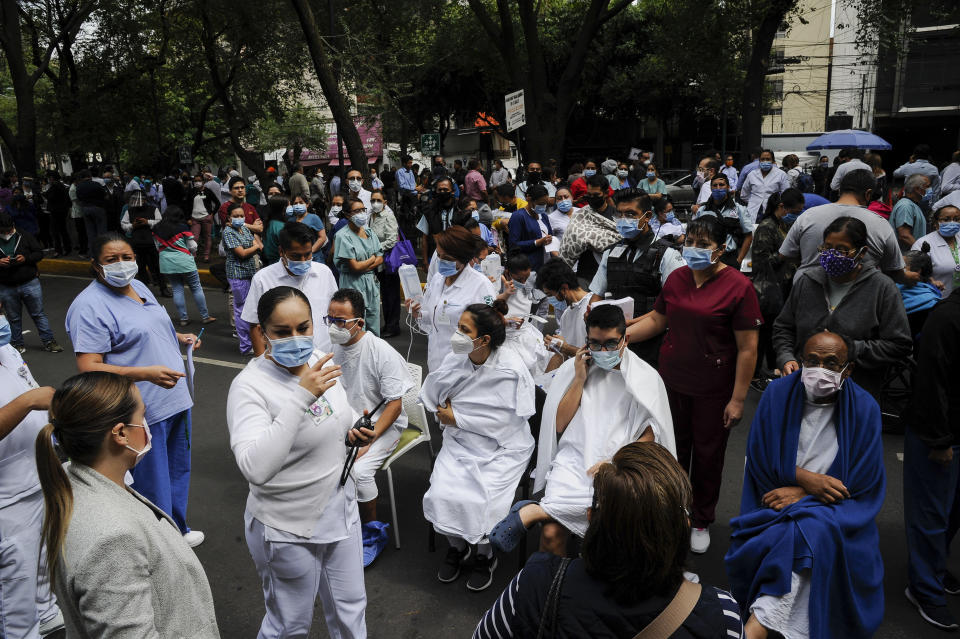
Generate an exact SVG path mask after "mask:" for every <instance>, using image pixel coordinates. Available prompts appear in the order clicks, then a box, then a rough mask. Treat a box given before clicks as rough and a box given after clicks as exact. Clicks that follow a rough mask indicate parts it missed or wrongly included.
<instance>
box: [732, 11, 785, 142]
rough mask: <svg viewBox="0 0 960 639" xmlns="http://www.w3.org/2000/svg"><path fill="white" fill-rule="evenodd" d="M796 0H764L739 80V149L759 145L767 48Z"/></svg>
mask: <svg viewBox="0 0 960 639" xmlns="http://www.w3.org/2000/svg"><path fill="white" fill-rule="evenodd" d="M796 4H797V0H767V6H766V11H765V12H764V14H763V19H762V20H761V21H760V25H759V26H758V27H757V29H756V31H754V34H753V49H752V51H751V52H750V62H749V63H748V64H747V75H746V78H745V80H744V83H743V98H742V102H741V111H742V115H743V149H744V150H745V151H747V152H750V151H752V150H753V149H754V148H756V147H759V146H760V144H761V141H762V139H763V136H762V134H761V129H762V124H763V88H764V86H765V85H766V81H767V69H769V68H770V50H771V48H772V47H773V40H774V38H775V37H776V35H777V30H778V29H779V28H780V24H781V23H782V22H783V20H784V18H786V16H787V13H788V12H789V11H790V10H791V9H793V8H794V6H796Z"/></svg>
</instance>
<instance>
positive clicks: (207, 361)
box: [181, 355, 247, 368]
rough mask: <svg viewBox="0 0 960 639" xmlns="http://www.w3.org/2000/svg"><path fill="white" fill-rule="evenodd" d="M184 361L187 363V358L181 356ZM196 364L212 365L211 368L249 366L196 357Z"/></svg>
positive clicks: (223, 360) (194, 358)
mask: <svg viewBox="0 0 960 639" xmlns="http://www.w3.org/2000/svg"><path fill="white" fill-rule="evenodd" d="M181 357H183V359H184V361H186V359H187V356H186V355H181ZM193 361H194V362H199V363H201V364H210V365H211V366H223V367H224V368H246V367H247V365H246V364H244V363H241V362H228V361H227V360H225V359H210V358H209V357H197V356H196V355H194V357H193Z"/></svg>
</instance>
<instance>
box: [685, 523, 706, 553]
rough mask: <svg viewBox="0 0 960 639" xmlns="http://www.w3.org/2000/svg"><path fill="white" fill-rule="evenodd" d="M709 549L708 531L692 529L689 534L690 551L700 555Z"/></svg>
mask: <svg viewBox="0 0 960 639" xmlns="http://www.w3.org/2000/svg"><path fill="white" fill-rule="evenodd" d="M709 547H710V531H709V530H707V529H706V528H694V529H693V530H692V531H691V532H690V551H691V552H694V553H696V554H698V555H702V554H703V553H705V552H707V548H709Z"/></svg>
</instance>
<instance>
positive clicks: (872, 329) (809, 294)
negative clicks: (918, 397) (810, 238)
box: [773, 267, 913, 392]
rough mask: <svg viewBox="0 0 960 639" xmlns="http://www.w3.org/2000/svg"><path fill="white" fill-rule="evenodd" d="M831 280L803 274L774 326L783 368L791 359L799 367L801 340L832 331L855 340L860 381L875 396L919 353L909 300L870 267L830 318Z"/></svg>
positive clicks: (818, 271)
mask: <svg viewBox="0 0 960 639" xmlns="http://www.w3.org/2000/svg"><path fill="white" fill-rule="evenodd" d="M826 281H827V274H826V273H825V272H824V270H823V269H822V268H809V269H806V270H803V271H800V273H798V274H797V279H796V280H795V281H794V283H793V289H792V290H791V291H790V297H789V298H787V302H786V304H785V305H784V307H783V310H782V311H781V312H780V315H779V316H778V317H777V319H776V321H774V323H773V348H774V350H775V351H776V353H777V366H779V367H782V366H783V365H784V364H785V363H787V362H789V361H790V360H796V361H798V362H799V361H800V359H799V357H800V354H799V353H798V351H799V350H800V348H802V345H801V344H800V343H799V342H800V340H802V339H804V337H805V336H807V335H808V334H809V333H811V332H812V331H814V330H816V329H817V328H820V327H824V328H828V329H830V330H831V331H833V332H836V333H841V334H843V335H846V336H847V337H849V338H850V339H851V340H853V353H850V359H851V360H854V361H855V362H856V367H855V368H854V371H853V378H854V381H856V382H857V383H861V381H867V382H868V384H867V389H868V390H870V391H871V392H873V391H874V390H875V389H874V388H870V386H875V385H876V382H877V380H878V378H879V377H880V375H882V373H883V371H884V370H885V369H886V368H887V367H888V366H889V365H890V364H893V363H896V362H898V361H900V360H902V359H903V358H904V357H907V356H908V355H910V353H911V351H912V349H913V340H912V339H911V338H910V325H909V323H908V322H907V312H906V310H905V309H904V307H903V298H901V297H900V291H899V290H898V289H897V285H896V284H894V283H893V280H891V279H890V278H889V277H887V276H886V275H884V274H883V273H881V272H880V271H878V270H877V269H876V268H874V267H870V268H868V269H866V270H864V271H863V272H861V273H860V275H859V276H858V277H857V279H856V280H854V283H853V286H852V287H851V289H850V291H849V292H848V293H847V295H846V297H844V298H843V300H841V302H840V304H838V305H837V308H836V309H834V311H833V313H830V311H829V309H828V307H827V293H826ZM864 376H866V377H867V380H864ZM871 378H872V379H871ZM870 382H873V383H872V384H871V383H870ZM861 385H864V384H861Z"/></svg>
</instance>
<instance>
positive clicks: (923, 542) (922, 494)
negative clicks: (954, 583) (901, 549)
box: [903, 426, 960, 606]
mask: <svg viewBox="0 0 960 639" xmlns="http://www.w3.org/2000/svg"><path fill="white" fill-rule="evenodd" d="M958 448H960V447H957V446H954V448H953V461H952V462H951V463H950V464H949V465H948V466H943V465H941V464H938V463H937V462H935V461H931V460H930V459H929V458H928V457H927V455H928V454H929V453H930V448H929V447H928V446H927V445H926V444H924V443H923V441H921V439H920V438H919V437H918V436H917V435H916V434H915V433H914V432H913V429H911V428H910V427H909V426H907V429H906V432H905V433H904V435H903V519H904V527H905V528H906V533H907V576H908V579H909V583H910V590H912V591H913V594H914V595H915V596H916V597H917V599H918V600H920V601H921V602H922V603H925V604H930V605H933V606H945V605H947V601H946V598H945V597H944V594H943V577H944V575H945V574H946V572H947V556H948V554H949V551H950V542H952V541H953V538H954V536H955V535H956V534H957V529H958V528H960V490H958V489H957V484H958V482H960V450H958Z"/></svg>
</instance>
